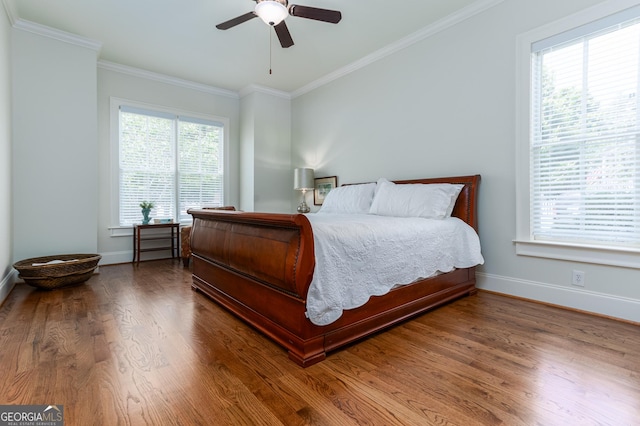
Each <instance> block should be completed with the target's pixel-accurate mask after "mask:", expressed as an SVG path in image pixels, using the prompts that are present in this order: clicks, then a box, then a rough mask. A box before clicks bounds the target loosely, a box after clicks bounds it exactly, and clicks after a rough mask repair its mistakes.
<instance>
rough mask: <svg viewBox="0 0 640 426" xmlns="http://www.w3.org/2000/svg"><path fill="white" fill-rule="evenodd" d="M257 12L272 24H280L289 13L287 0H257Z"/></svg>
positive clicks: (265, 21) (266, 22)
mask: <svg viewBox="0 0 640 426" xmlns="http://www.w3.org/2000/svg"><path fill="white" fill-rule="evenodd" d="M256 3H257V4H256V8H255V13H256V15H258V16H259V17H260V19H262V20H263V21H264V23H265V24H267V25H270V26H272V27H273V26H275V25H278V24H279V23H280V22H282V21H284V19H285V18H286V17H287V16H288V15H289V9H288V8H287V3H288V1H287V0H256Z"/></svg>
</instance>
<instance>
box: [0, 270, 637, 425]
mask: <svg viewBox="0 0 640 426" xmlns="http://www.w3.org/2000/svg"><path fill="white" fill-rule="evenodd" d="M639 331H640V330H639V327H638V326H637V325H633V324H626V323H621V322H616V321H613V320H609V319H604V318H598V317H592V316H588V315H586V314H581V313H577V312H571V311H565V310H561V309H557V308H553V307H548V306H543V305H539V304H534V303H529V302H525V301H521V300H515V299H510V298H506V297H502V296H498V295H494V294H489V293H483V292H480V293H478V294H477V295H474V296H471V297H467V298H464V299H461V300H458V301H455V302H453V303H451V304H449V305H447V306H444V307H442V308H439V309H437V310H435V311H432V312H429V313H427V314H425V315H422V316H420V317H418V318H415V319H413V320H411V321H408V322H406V323H404V324H401V325H400V326H397V327H395V328H392V329H390V330H387V331H386V332H383V333H380V334H377V335H375V336H372V337H370V338H368V339H366V340H363V341H360V342H358V343H357V344H354V345H352V346H350V347H347V348H345V349H343V350H339V351H337V352H334V353H331V354H330V355H329V356H328V357H327V359H326V360H325V361H323V362H321V363H319V364H316V365H314V366H311V367H309V368H306V369H303V368H300V367H298V366H297V365H296V364H294V363H293V362H292V361H290V360H289V359H288V358H287V354H286V352H285V351H284V350H282V349H281V348H280V347H278V346H276V345H275V344H273V343H272V342H271V341H270V340H268V339H267V338H265V337H264V336H262V335H261V334H260V333H258V332H256V331H255V330H253V329H252V328H250V327H248V326H247V325H245V324H244V323H242V322H240V321H239V320H237V319H236V318H235V317H233V316H232V315H230V314H229V313H228V312H226V311H225V310H223V309H221V308H220V307H219V306H218V305H216V304H215V303H214V302H212V301H210V300H209V299H207V298H206V297H205V296H203V295H202V294H200V293H196V292H193V291H192V290H191V275H190V272H189V271H188V270H186V269H183V267H182V265H181V264H179V263H178V262H176V261H171V260H169V261H155V262H143V263H141V264H140V266H139V267H138V268H135V267H133V266H131V265H129V264H127V265H117V266H105V267H100V274H98V275H95V276H94V277H92V278H91V279H90V280H89V281H88V282H87V283H86V284H83V285H81V286H78V287H73V288H68V289H63V290H54V291H50V292H42V291H37V290H35V289H33V288H31V287H29V286H26V285H24V284H19V285H17V286H16V288H15V289H14V291H13V292H12V293H11V295H10V296H9V298H8V299H7V301H6V302H5V303H4V304H3V306H2V307H1V308H0V404H4V405H14V404H61V405H63V406H64V414H65V424H66V425H222V424H247V425H260V424H262V425H278V424H283V425H302V424H317V425H352V424H353V425H355V424H369V425H382V424H385V425H465V426H469V425H498V424H503V425H538V424H539V425H615V426H620V425H638V424H640V332H639Z"/></svg>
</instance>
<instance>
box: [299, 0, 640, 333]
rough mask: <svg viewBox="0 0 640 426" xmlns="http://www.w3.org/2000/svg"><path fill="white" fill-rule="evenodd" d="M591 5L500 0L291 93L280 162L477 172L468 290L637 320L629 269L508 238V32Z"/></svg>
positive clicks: (350, 171) (363, 174)
mask: <svg viewBox="0 0 640 426" xmlns="http://www.w3.org/2000/svg"><path fill="white" fill-rule="evenodd" d="M597 3H599V1H597V0H563V1H561V2H558V1H556V0H537V1H535V2H533V1H527V0H505V1H504V2H503V3H500V4H498V5H497V6H495V7H493V8H491V9H489V10H487V11H485V12H483V13H481V14H479V15H477V16H474V17H472V18H470V19H467V20H465V21H463V22H461V23H458V24H456V25H455V26H453V27H450V28H447V29H445V30H443V31H441V32H438V33H436V34H434V35H432V36H430V37H429V38H426V39H424V40H422V41H420V42H418V43H416V44H413V45H411V46H409V47H407V48H405V49H403V50H400V51H398V52H396V53H395V54H393V55H391V56H388V57H385V58H384V59H381V60H379V61H376V62H374V63H372V64H371V65H368V66H367V67H365V68H362V69H360V70H358V71H355V72H353V73H351V74H348V75H346V76H343V77H342V78H340V79H338V80H335V81H333V82H331V83H330V84H327V85H325V86H322V87H320V88H318V89H316V90H313V91H311V92H309V93H306V94H303V95H301V96H298V97H296V98H295V99H294V100H293V104H292V111H293V112H292V123H293V124H292V140H293V141H294V143H293V152H292V163H293V164H302V165H307V166H310V167H313V168H314V169H316V175H318V176H320V175H324V176H330V175H337V176H338V180H339V182H338V183H339V184H340V183H348V182H363V181H373V180H376V179H377V178H379V177H382V176H384V177H387V178H390V179H403V178H420V177H429V176H451V175H468V174H476V173H479V174H481V175H482V183H481V186H480V197H479V199H480V201H479V222H480V238H481V240H482V247H483V254H484V257H485V264H484V266H482V267H480V268H479V273H478V286H479V287H480V288H485V289H488V290H494V291H499V292H504V293H508V294H512V295H516V296H522V297H527V298H531V299H536V300H541V301H544V302H548V303H554V304H559V305H564V306H568V307H571V308H575V309H581V310H586V311H591V312H597V313H600V314H604V315H609V316H615V317H619V318H625V319H628V320H632V321H637V322H640V285H639V283H640V271H638V270H635V269H626V268H616V267H606V266H599V265H593V264H580V263H575V262H565V261H554V260H544V259H538V258H532V257H523V256H516V255H515V249H514V245H513V242H512V241H513V239H514V238H515V229H516V225H515V112H514V110H515V86H516V80H515V79H516V69H515V66H516V37H517V35H518V34H520V33H523V32H527V31H529V30H531V29H533V28H536V27H539V26H541V25H544V24H546V23H549V22H551V21H554V20H557V19H560V18H562V17H564V16H566V15H569V14H571V13H575V12H576V11H579V10H581V9H583V8H586V7H588V6H591V5H594V4H597ZM573 269H579V270H582V271H585V273H586V276H585V283H586V285H585V287H584V289H581V288H578V287H574V286H571V272H572V270H573Z"/></svg>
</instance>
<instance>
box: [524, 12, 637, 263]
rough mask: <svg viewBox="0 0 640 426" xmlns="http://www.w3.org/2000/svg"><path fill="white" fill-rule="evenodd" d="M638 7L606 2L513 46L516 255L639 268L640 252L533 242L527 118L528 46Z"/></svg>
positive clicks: (528, 95)
mask: <svg viewBox="0 0 640 426" xmlns="http://www.w3.org/2000/svg"><path fill="white" fill-rule="evenodd" d="M636 6H638V2H637V1H633V0H621V1H606V2H603V3H601V4H598V5H596V6H593V7H590V8H588V9H585V10H583V11H581V12H578V13H576V14H573V15H570V16H568V17H566V18H563V19H560V20H558V21H555V22H552V23H550V24H547V25H545V26H542V27H539V28H536V29H534V30H531V31H529V32H527V33H524V34H521V35H519V36H518V37H517V46H516V105H515V110H516V135H515V136H516V137H515V140H516V238H515V240H514V243H515V249H516V254H517V255H521V256H533V257H541V258H549V259H558V260H570V261H577V262H586V263H594V264H602V265H611V266H621V267H628V268H637V269H640V249H636V248H632V247H620V246H613V245H612V246H603V245H598V246H592V245H588V244H575V243H566V242H549V241H539V240H534V239H533V238H532V235H531V217H530V210H529V208H530V207H529V203H530V195H531V193H530V185H531V182H530V167H531V164H530V161H531V159H530V150H529V146H530V145H529V144H530V135H531V126H530V124H531V123H530V117H531V104H532V102H531V101H532V99H531V87H532V86H531V80H532V78H533V76H532V74H531V69H532V67H531V65H532V63H531V62H532V54H531V46H532V45H533V44H534V43H537V42H540V41H541V40H544V39H547V38H550V37H554V36H557V35H558V34H561V33H564V32H567V31H571V30H573V29H576V28H578V27H581V26H584V25H588V24H590V23H592V22H594V21H598V20H601V19H603V18H605V17H607V16H609V15H612V14H615V13H619V12H621V11H624V10H625V9H629V8H632V7H636Z"/></svg>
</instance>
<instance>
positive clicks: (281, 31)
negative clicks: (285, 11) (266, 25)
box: [273, 21, 293, 48]
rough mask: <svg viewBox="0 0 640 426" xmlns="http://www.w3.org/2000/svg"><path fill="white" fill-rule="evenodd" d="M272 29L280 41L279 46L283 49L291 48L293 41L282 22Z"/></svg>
mask: <svg viewBox="0 0 640 426" xmlns="http://www.w3.org/2000/svg"><path fill="white" fill-rule="evenodd" d="M273 29H274V30H276V34H277V35H278V40H280V46H282V47H285V48H286V47H291V46H293V39H292V38H291V33H290V32H289V28H287V24H285V23H284V21H282V22H280V23H279V24H278V25H276V26H274V27H273Z"/></svg>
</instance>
